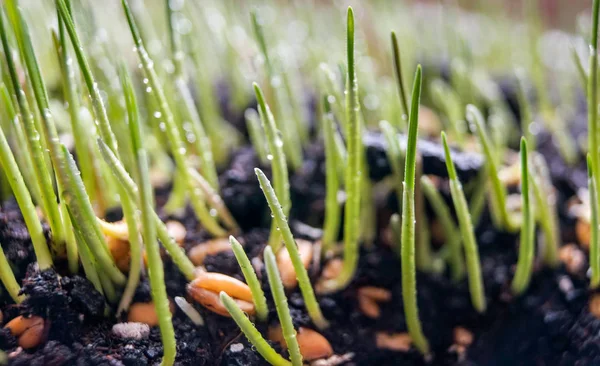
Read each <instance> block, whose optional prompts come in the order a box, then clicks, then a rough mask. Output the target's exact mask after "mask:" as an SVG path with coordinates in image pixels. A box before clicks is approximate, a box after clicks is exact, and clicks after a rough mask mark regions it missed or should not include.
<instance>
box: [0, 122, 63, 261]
mask: <svg viewBox="0 0 600 366" xmlns="http://www.w3.org/2000/svg"><path fill="white" fill-rule="evenodd" d="M0 164H1V165H2V168H3V170H4V173H5V174H6V176H7V177H8V182H9V183H10V187H11V189H12V191H13V193H14V195H15V198H16V200H17V203H18V205H19V207H20V208H21V213H22V215H23V219H24V220H25V225H26V226H27V230H28V231H29V235H30V236H31V242H32V244H33V250H34V252H35V256H36V258H37V261H38V265H39V267H40V269H41V270H44V269H48V268H50V267H52V255H51V254H50V250H49V249H48V245H47V244H46V238H45V237H44V231H43V230H42V224H41V223H40V220H39V219H38V216H37V211H36V210H35V205H34V204H33V201H32V199H31V195H30V194H29V191H28V190H27V186H26V185H25V181H24V180H23V176H22V175H21V172H20V171H19V168H18V165H17V162H16V161H15V157H14V155H13V153H12V151H11V150H10V146H9V145H8V141H6V137H5V136H4V132H3V131H2V129H0Z"/></svg>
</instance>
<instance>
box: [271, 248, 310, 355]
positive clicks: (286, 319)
mask: <svg viewBox="0 0 600 366" xmlns="http://www.w3.org/2000/svg"><path fill="white" fill-rule="evenodd" d="M263 255H264V258H265V268H266V269H267V277H268V280H269V287H270V288H271V294H272V295H273V301H274V302H275V309H276V310H277V316H278V317H279V322H280V324H281V332H282V333H283V338H284V339H285V344H286V345H287V349H288V352H289V354H290V359H291V360H292V365H294V366H302V365H303V363H302V355H301V354H300V347H299V346H298V340H297V339H296V329H294V323H293V322H292V316H291V315H290V309H289V307H288V302H287V297H286V296H285V288H284V287H283V283H282V282H281V276H280V274H279V270H278V269H277V261H276V259H275V254H273V250H272V249H271V247H269V246H267V247H266V248H265V251H264V253H263Z"/></svg>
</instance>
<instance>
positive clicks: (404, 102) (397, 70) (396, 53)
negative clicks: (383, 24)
mask: <svg viewBox="0 0 600 366" xmlns="http://www.w3.org/2000/svg"><path fill="white" fill-rule="evenodd" d="M391 37H392V51H393V59H394V75H396V83H397V84H398V94H399V96H400V105H401V106H402V113H403V118H405V119H407V120H408V113H409V110H408V98H407V97H406V92H405V91H404V80H403V78H402V65H401V64H400V47H399V46H398V38H397V37H396V32H392V35H391ZM402 127H404V126H399V125H398V126H396V128H398V130H401V129H402Z"/></svg>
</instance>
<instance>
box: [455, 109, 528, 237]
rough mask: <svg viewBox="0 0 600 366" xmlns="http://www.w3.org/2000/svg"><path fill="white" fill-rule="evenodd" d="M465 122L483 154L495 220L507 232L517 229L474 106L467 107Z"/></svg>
mask: <svg viewBox="0 0 600 366" xmlns="http://www.w3.org/2000/svg"><path fill="white" fill-rule="evenodd" d="M467 120H468V121H469V123H470V126H471V131H473V133H477V137H478V139H479V144H480V145H481V148H482V150H483V153H484V157H485V165H486V169H487V172H488V174H489V180H490V184H491V187H492V192H491V194H492V196H491V202H492V205H493V206H494V207H493V210H492V213H493V214H496V216H498V217H496V220H497V221H498V223H499V224H500V226H501V227H502V228H504V229H506V230H509V231H515V230H517V229H518V227H519V226H518V223H515V222H514V220H513V219H512V218H511V216H510V213H509V212H508V208H507V207H506V188H504V186H503V185H502V182H501V181H500V177H499V175H498V166H497V162H496V156H495V154H494V150H493V147H492V144H491V142H490V139H489V137H488V135H487V132H486V129H485V127H484V125H483V123H484V122H483V116H482V114H481V112H480V111H479V110H478V109H477V107H475V106H474V105H468V106H467Z"/></svg>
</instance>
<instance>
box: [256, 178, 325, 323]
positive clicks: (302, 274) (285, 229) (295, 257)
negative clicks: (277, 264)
mask: <svg viewBox="0 0 600 366" xmlns="http://www.w3.org/2000/svg"><path fill="white" fill-rule="evenodd" d="M254 172H255V173H256V176H257V177H258V181H259V182H260V188H261V189H262V191H263V193H264V195H265V198H266V199H267V203H268V204H269V208H270V209H271V213H272V214H273V219H274V220H275V223H276V224H277V227H278V228H279V231H280V232H281V236H282V238H283V243H284V244H285V248H286V249H287V251H288V253H289V255H290V259H291V260H292V265H293V266H294V271H295V272H296V277H297V278H298V284H299V286H300V292H302V297H303V298H304V303H305V304H306V310H307V311H308V315H309V316H310V318H311V320H312V321H313V323H315V325H316V326H317V327H318V328H319V329H324V328H327V326H328V325H329V324H328V322H327V320H326V319H325V317H324V316H323V314H322V313H321V308H320V306H319V302H318V301H317V298H316V297H315V292H314V290H313V287H312V284H311V283H310V278H309V277H308V272H307V271H306V268H304V265H303V264H302V259H301V258H300V253H299V252H298V245H297V244H296V242H295V241H294V236H293V235H292V231H291V230H290V226H289V225H288V222H287V218H286V216H285V214H284V213H283V209H282V208H281V204H280V203H279V199H278V198H277V194H276V193H275V190H274V189H273V187H272V186H271V182H269V179H268V178H267V176H266V175H265V173H263V172H262V170H260V169H258V168H255V169H254Z"/></svg>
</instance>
